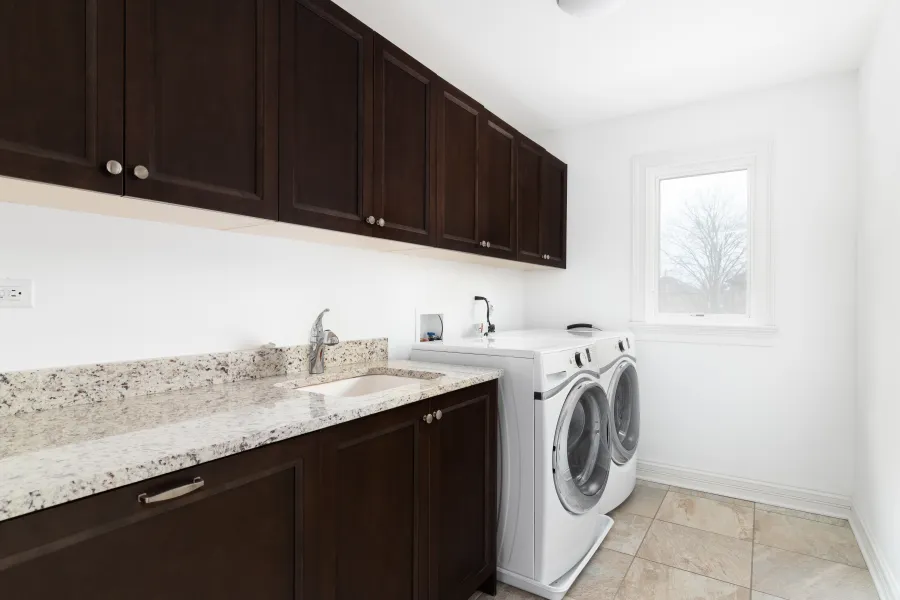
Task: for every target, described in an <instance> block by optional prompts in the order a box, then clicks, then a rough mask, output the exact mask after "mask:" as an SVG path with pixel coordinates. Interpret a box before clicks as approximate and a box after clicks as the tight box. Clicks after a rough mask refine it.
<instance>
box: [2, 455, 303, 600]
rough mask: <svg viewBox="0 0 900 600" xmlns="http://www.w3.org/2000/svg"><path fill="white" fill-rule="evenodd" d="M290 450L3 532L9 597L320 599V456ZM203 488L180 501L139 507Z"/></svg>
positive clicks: (29, 519)
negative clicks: (193, 485) (196, 484)
mask: <svg viewBox="0 0 900 600" xmlns="http://www.w3.org/2000/svg"><path fill="white" fill-rule="evenodd" d="M311 441H312V439H311V438H310V439H305V440H292V441H287V442H281V443H279V444H273V445H272V446H269V447H266V448H262V449H259V450H252V451H250V452H245V453H241V454H238V455H235V456H232V457H228V458H224V459H220V460H218V461H214V462H211V463H206V464H201V465H197V466H195V467H191V468H189V469H185V470H183V471H179V472H176V473H172V474H169V475H164V476H162V477H159V478H155V479H153V480H149V481H146V482H142V483H138V484H134V485H130V486H127V487H125V488H120V489H117V490H112V491H109V492H105V493H102V494H99V495H96V496H91V497H88V498H85V499H83V500H78V501H75V502H72V503H69V504H64V505H61V506H59V507H55V508H51V509H48V510H46V511H41V512H39V513H35V514H31V515H26V516H24V517H21V518H19V519H15V520H12V521H9V522H4V523H0V589H2V590H3V591H4V592H6V594H5V596H8V597H10V598H23V599H24V598H28V599H29V600H51V599H58V598H71V597H86V598H91V599H92V600H121V599H122V598H134V599H135V600H159V599H160V598H166V599H167V600H197V599H198V598H221V599H224V600H245V599H246V598H266V599H267V600H269V599H271V600H299V599H301V598H309V599H315V598H317V594H316V590H315V585H316V584H315V583H314V582H312V581H307V579H306V577H310V576H313V575H312V574H313V573H314V571H315V570H316V568H315V566H314V561H312V562H309V563H307V561H306V560H305V557H306V556H307V555H310V556H312V557H314V556H315V553H316V551H317V548H316V546H317V545H318V539H317V538H316V537H315V531H314V527H315V524H316V522H317V518H318V515H317V514H316V510H315V496H314V494H315V493H316V492H317V488H318V485H317V481H316V479H315V478H316V476H317V473H318V471H317V460H316V458H317V454H316V451H315V447H314V444H311V443H310V442H311ZM195 477H201V478H202V479H203V480H204V482H205V486H204V487H201V488H200V489H198V490H196V491H193V492H191V493H189V494H187V495H184V496H182V497H180V498H176V499H172V500H167V501H163V502H160V503H158V504H146V505H145V504H140V503H139V502H138V501H137V496H138V494H139V493H142V492H144V493H148V494H149V495H153V494H155V493H159V492H162V491H165V490H170V489H173V488H174V487H177V486H181V485H184V484H187V483H190V482H191V481H193V480H194V478H195Z"/></svg>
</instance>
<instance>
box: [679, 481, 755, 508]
mask: <svg viewBox="0 0 900 600" xmlns="http://www.w3.org/2000/svg"><path fill="white" fill-rule="evenodd" d="M669 491H670V492H677V493H679V494H684V495H686V496H697V497H698V498H706V499H707V500H715V501H717V502H724V503H725V504H734V505H735V506H747V507H750V508H752V507H753V503H752V502H750V501H749V500H741V499H740V498H731V497H729V496H720V495H718V494H710V493H709V492H701V491H699V490H689V489H687V488H680V487H675V486H674V485H673V486H671V487H669Z"/></svg>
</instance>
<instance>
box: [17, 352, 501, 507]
mask: <svg viewBox="0 0 900 600" xmlns="http://www.w3.org/2000/svg"><path fill="white" fill-rule="evenodd" d="M364 374H395V375H403V376H408V377H428V378H424V379H419V378H416V379H410V383H409V384H406V385H403V386H401V387H397V388H393V389H389V390H386V391H382V392H377V393H373V394H368V395H364V396H357V397H352V398H346V397H337V396H327V395H323V394H320V393H311V392H306V391H303V388H302V387H297V386H302V385H312V384H315V383H323V382H327V381H334V380H338V379H346V378H348V377H355V376H359V375H364ZM500 375H501V371H499V370H497V369H486V368H481V367H463V366H457V365H438V364H429V363H420V362H412V361H386V360H373V361H367V362H359V363H354V364H346V365H336V366H329V367H328V368H327V369H326V373H325V374H324V375H312V376H310V375H303V374H297V373H295V374H288V375H281V376H278V377H268V378H263V379H252V380H246V381H239V382H236V383H224V384H219V385H212V386H206V387H202V388H191V389H183V390H180V391H171V392H165V393H158V394H155V395H150V396H140V397H129V398H120V399H110V400H106V401H104V402H100V403H96V404H82V405H71V406H62V407H58V408H53V409H49V410H44V411H40V412H31V413H25V414H20V415H14V416H6V417H0V521H2V520H5V519H10V518H12V517H16V516H19V515H23V514H26V513H29V512H33V511H36V510H40V509H42V508H47V507H50V506H55V505H57V504H62V503H63V502H68V501H70V500H75V499H77V498H82V497H85V496H89V495H91V494H95V493H98V492H102V491H106V490H110V489H113V488H116V487H120V486H123V485H127V484H130V483H134V482H137V481H141V480H144V479H148V478H150V477H156V476H158V475H162V474H165V473H169V472H172V471H176V470H178V469H182V468H185V467H189V466H192V465H196V464H199V463H202V462H206V461H210V460H214V459H217V458H222V457H224V456H228V455H231V454H235V453H237V452H242V451H244V450H249V449H251V448H256V447H259V446H263V445H265V444H269V443H272V442H277V441H280V440H284V439H287V438H290V437H294V436H296V435H300V434H304V433H309V432H311V431H315V430H318V429H323V428H325V427H328V426H331V425H335V424H338V423H343V422H346V421H351V420H353V419H358V418H360V417H364V416H367V415H371V414H374V413H377V412H381V411H384V410H388V409H391V408H396V407H398V406H403V405H405V404H411V403H413V402H418V401H419V400H424V399H426V398H431V397H433V396H438V395H440V394H444V393H447V392H451V391H453V390H458V389H462V388H465V387H469V386H472V385H476V384H478V383H483V382H485V381H490V380H493V379H497V378H499V377H500ZM286 382H295V383H289V384H287V385H277V384H285V383H286Z"/></svg>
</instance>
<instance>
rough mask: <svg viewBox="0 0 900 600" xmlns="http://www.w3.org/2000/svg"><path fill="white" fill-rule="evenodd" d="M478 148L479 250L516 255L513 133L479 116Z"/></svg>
mask: <svg viewBox="0 0 900 600" xmlns="http://www.w3.org/2000/svg"><path fill="white" fill-rule="evenodd" d="M482 119H483V120H482V125H481V131H480V134H481V140H480V142H479V148H478V162H479V170H478V179H479V188H480V189H479V198H478V200H479V202H478V213H479V216H478V231H479V237H480V240H481V241H480V242H479V244H480V245H482V251H483V252H484V253H485V254H489V255H492V256H498V257H501V258H515V256H516V133H515V131H514V130H513V129H512V127H510V126H509V125H507V124H506V123H504V122H503V121H501V120H500V119H498V118H497V117H495V116H493V115H491V114H488V113H483V115H482Z"/></svg>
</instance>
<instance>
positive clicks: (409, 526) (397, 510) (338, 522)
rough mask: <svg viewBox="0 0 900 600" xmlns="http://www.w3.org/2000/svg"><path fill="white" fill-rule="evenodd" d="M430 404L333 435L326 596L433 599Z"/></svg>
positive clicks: (325, 492)
mask: <svg viewBox="0 0 900 600" xmlns="http://www.w3.org/2000/svg"><path fill="white" fill-rule="evenodd" d="M426 412H427V402H420V403H418V404H414V405H411V406H407V407H403V408H398V409H395V410H392V411H388V412H384V413H380V414H377V415H373V416H371V417H366V418H364V419H360V420H359V421H354V422H352V423H347V424H344V425H340V426H339V427H335V428H333V429H331V430H328V431H327V438H326V441H325V442H324V445H323V449H322V481H323V483H322V490H321V494H322V495H321V502H322V505H323V506H324V507H327V517H326V518H325V519H324V520H323V522H322V525H321V527H322V540H323V545H322V546H321V550H322V559H323V561H324V567H323V570H322V578H323V581H324V587H323V592H324V594H323V598H324V599H327V600H359V599H360V598H366V599H367V600H425V599H426V598H427V597H428V595H427V583H426V580H427V577H426V575H427V572H426V571H425V564H426V561H427V543H428V542H427V527H426V526H425V524H426V521H425V516H424V514H423V513H424V511H425V510H426V509H427V493H428V464H427V456H428V451H427V440H426V439H425V435H423V434H424V432H423V429H424V428H425V427H432V426H433V425H426V424H425V422H424V421H423V420H422V417H423V416H424V414H425V413H426Z"/></svg>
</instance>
